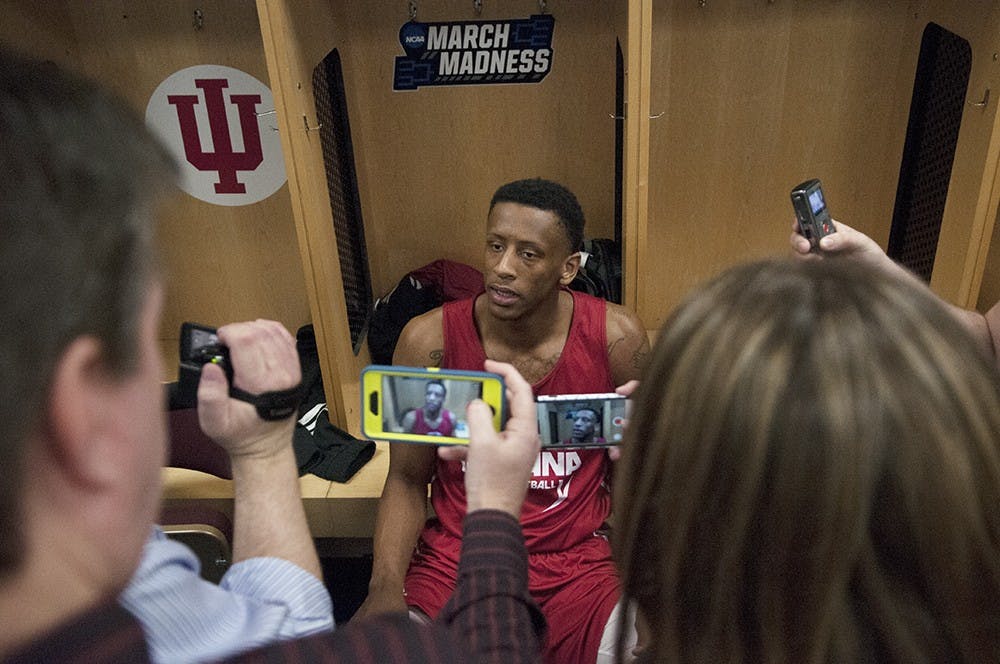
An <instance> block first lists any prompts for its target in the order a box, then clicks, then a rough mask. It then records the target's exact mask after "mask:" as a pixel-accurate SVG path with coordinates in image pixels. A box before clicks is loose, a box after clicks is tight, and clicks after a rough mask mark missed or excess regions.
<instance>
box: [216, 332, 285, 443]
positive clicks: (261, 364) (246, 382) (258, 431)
mask: <svg viewBox="0 0 1000 664" xmlns="http://www.w3.org/2000/svg"><path fill="white" fill-rule="evenodd" d="M212 332H213V334H214V335H216V337H217V339H216V341H217V342H218V343H219V344H220V345H221V346H222V347H224V348H227V349H228V350H227V351H226V355H227V358H228V359H227V360H226V361H227V362H228V363H229V365H230V368H229V369H228V370H227V369H226V368H225V367H224V366H220V363H219V362H213V361H207V362H205V363H204V365H203V366H202V367H201V369H200V370H201V377H200V380H199V383H198V419H199V422H200V424H201V428H202V430H203V431H204V432H205V434H206V435H208V436H209V437H210V438H212V439H213V440H215V441H216V442H217V443H218V444H219V445H221V446H222V447H224V448H225V449H226V450H227V451H228V452H229V453H230V454H231V455H237V454H264V455H266V454H269V453H270V452H272V451H273V449H272V447H275V446H277V447H288V446H290V443H291V427H292V426H293V424H294V422H293V420H292V419H291V417H290V416H291V414H292V413H293V412H294V411H295V408H294V407H293V408H292V409H291V410H289V411H288V412H287V413H286V414H285V417H284V418H282V419H280V420H279V419H275V418H267V420H264V421H262V418H261V416H260V413H259V408H258V407H257V406H255V405H253V404H251V403H247V402H245V401H244V400H240V399H236V398H232V397H233V395H232V393H231V390H232V388H236V389H237V390H240V391H242V392H245V393H248V394H250V395H268V394H281V393H284V392H286V391H291V390H294V389H295V388H296V387H297V386H298V385H299V384H300V382H301V380H302V373H301V367H300V366H299V359H298V352H297V351H296V348H295V338H294V337H292V335H291V333H289V332H288V330H286V329H285V327H284V326H283V325H282V324H281V323H278V322H275V321H264V320H258V321H254V322H247V323H234V324H231V325H225V326H223V327H221V328H219V329H218V331H214V330H213V331H212ZM268 420H270V421H268ZM274 434H278V435H274Z"/></svg>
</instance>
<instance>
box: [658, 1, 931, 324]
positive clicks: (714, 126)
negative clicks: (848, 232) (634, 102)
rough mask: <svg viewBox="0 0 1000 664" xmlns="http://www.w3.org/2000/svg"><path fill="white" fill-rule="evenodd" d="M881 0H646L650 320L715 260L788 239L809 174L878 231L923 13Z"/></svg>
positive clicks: (775, 248) (782, 247)
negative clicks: (792, 195) (649, 31)
mask: <svg viewBox="0 0 1000 664" xmlns="http://www.w3.org/2000/svg"><path fill="white" fill-rule="evenodd" d="M883 4H885V3H867V2H860V1H853V2H824V3H815V2H810V3H805V2H798V3H794V2H793V3H773V4H772V3H766V2H758V3H747V2H736V1H731V2H724V1H719V0H716V1H713V2H708V3H706V4H705V6H704V7H701V6H699V3H697V2H667V1H660V2H654V3H653V37H652V56H651V57H652V83H651V92H650V94H651V101H650V111H651V113H652V114H653V115H656V114H658V113H660V112H662V113H663V114H664V115H663V116H662V117H660V118H658V119H656V120H652V121H651V122H650V165H649V192H650V195H649V218H648V226H647V227H646V229H645V230H646V232H645V237H644V240H645V244H644V246H643V250H642V251H641V252H640V265H639V279H640V281H643V280H644V282H645V283H644V286H643V287H642V288H644V290H643V294H642V297H641V299H640V302H639V304H638V308H639V314H640V316H642V317H643V319H644V320H645V321H646V323H647V325H650V326H652V327H659V325H660V324H661V323H662V321H663V320H664V318H665V317H666V315H667V314H668V313H669V312H670V311H671V310H672V309H673V307H674V306H676V304H677V303H678V301H679V300H680V299H681V298H682V297H683V296H684V294H685V293H686V292H687V291H688V290H689V289H690V288H691V287H693V286H694V285H696V284H697V283H698V282H700V281H702V280H704V279H706V278H707V277H709V276H711V275H713V274H715V273H716V272H717V271H719V270H720V269H722V268H724V267H726V266H729V265H732V264H734V263H737V262H739V261H742V260H746V259H750V258H754V257H763V256H767V255H772V254H785V253H787V251H788V235H789V232H790V230H791V220H792V214H791V207H790V204H789V201H788V192H789V191H790V189H791V188H792V186H794V185H795V184H797V183H798V182H800V181H802V180H805V179H807V178H810V177H819V178H820V179H822V180H823V183H824V187H825V189H826V192H827V198H828V201H829V203H830V206H831V209H832V210H833V212H834V216H835V217H837V218H840V219H843V220H845V221H848V222H849V223H851V224H852V225H854V226H856V227H858V228H860V229H861V230H864V231H865V232H867V233H869V234H871V235H872V236H873V237H874V238H875V239H876V240H878V241H879V242H882V243H883V244H884V243H885V241H886V240H887V238H888V231H889V222H890V220H891V214H892V206H893V204H894V200H895V188H896V180H897V175H898V167H899V159H900V155H901V153H902V145H903V138H904V134H905V128H906V122H907V117H908V116H907V113H908V107H909V99H910V92H911V88H912V72H913V67H914V64H915V62H916V56H917V53H918V50H919V43H920V31H921V30H922V26H923V22H922V21H918V20H917V19H915V18H914V17H913V15H912V13H910V12H909V11H906V10H905V9H904V8H902V7H900V6H899V5H896V6H895V7H891V6H890V7H884V6H883ZM640 241H642V240H640Z"/></svg>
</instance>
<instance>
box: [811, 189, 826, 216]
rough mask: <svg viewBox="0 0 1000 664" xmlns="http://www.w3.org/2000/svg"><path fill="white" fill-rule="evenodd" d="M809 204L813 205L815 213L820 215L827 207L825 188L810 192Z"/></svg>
mask: <svg viewBox="0 0 1000 664" xmlns="http://www.w3.org/2000/svg"><path fill="white" fill-rule="evenodd" d="M809 205H810V207H812V211H813V214H815V215H819V214H820V213H821V212H822V211H823V210H825V209H826V201H824V200H823V190H822V189H817V190H816V191H814V192H812V193H811V194H809Z"/></svg>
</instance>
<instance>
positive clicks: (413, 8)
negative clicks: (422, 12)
mask: <svg viewBox="0 0 1000 664" xmlns="http://www.w3.org/2000/svg"><path fill="white" fill-rule="evenodd" d="M410 20H411V21H416V20H417V0H410Z"/></svg>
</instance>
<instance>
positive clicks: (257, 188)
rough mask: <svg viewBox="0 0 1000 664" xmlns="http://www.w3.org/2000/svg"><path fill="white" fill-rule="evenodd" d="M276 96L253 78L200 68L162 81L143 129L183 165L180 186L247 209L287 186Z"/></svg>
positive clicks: (230, 70) (228, 69) (204, 197)
mask: <svg viewBox="0 0 1000 664" xmlns="http://www.w3.org/2000/svg"><path fill="white" fill-rule="evenodd" d="M273 110H274V98H273V97H272V96H271V91H270V90H269V89H268V87H267V86H266V85H264V84H263V83H261V82H260V81H258V80H257V79H256V78H254V77H253V76H251V75H249V74H247V73H245V72H242V71H240V70H239V69H233V68H232V67H224V66H222V65H197V66H194V67H188V68H187V69H182V70H180V71H178V72H176V73H174V74H172V75H170V76H169V77H168V78H167V79H166V80H164V81H163V82H162V83H160V85H159V86H158V87H157V88H156V91H155V92H153V95H152V97H150V99H149V103H148V104H147V105H146V125H147V126H148V127H149V128H150V130H151V131H152V132H153V133H154V134H156V135H157V136H158V137H159V138H160V140H161V141H162V142H163V143H164V145H166V147H167V149H168V150H169V151H170V152H171V153H172V154H173V156H174V158H175V160H176V161H177V163H178V164H179V165H180V171H181V177H180V183H179V184H180V186H181V188H182V189H183V190H184V191H186V192H187V193H189V194H191V195H192V196H194V197H195V198H198V199H200V200H203V201H205V202H207V203H213V204H215V205H228V206H235V205H250V204H251V203H256V202H258V201H262V200H264V199H265V198H267V197H268V196H270V195H271V194H273V193H274V192H276V191H277V190H278V189H280V188H281V185H283V184H284V183H285V179H286V176H285V160H284V157H283V156H282V153H281V139H280V138H279V136H278V132H276V131H274V130H273V129H272V126H273V120H272V119H271V118H272V115H273Z"/></svg>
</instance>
